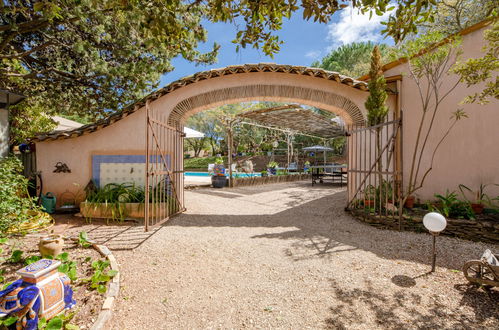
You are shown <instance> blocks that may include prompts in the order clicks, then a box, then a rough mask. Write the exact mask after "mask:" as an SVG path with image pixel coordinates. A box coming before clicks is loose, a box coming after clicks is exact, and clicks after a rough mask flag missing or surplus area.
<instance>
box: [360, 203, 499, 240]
mask: <svg viewBox="0 0 499 330" xmlns="http://www.w3.org/2000/svg"><path fill="white" fill-rule="evenodd" d="M423 211H425V212H423ZM350 212H351V213H352V215H354V216H355V217H356V218H357V219H358V220H360V221H362V222H365V223H367V224H369V225H371V226H375V227H380V228H386V229H395V230H398V228H399V219H398V216H397V215H394V216H388V217H386V216H380V215H377V214H375V213H373V212H369V211H368V209H366V211H364V210H360V209H357V210H356V209H353V210H350ZM427 212H428V210H423V209H417V208H416V209H413V210H412V212H410V213H405V214H404V215H403V218H402V222H401V228H402V230H405V231H415V232H428V231H427V230H426V229H425V228H424V226H423V216H424V214H426V213H427ZM441 235H445V236H453V237H459V238H463V239H467V240H471V241H476V242H484V243H493V244H499V222H496V221H490V220H483V218H481V217H480V218H478V219H473V220H469V219H452V218H448V219H447V227H446V228H445V230H444V231H443V232H442V233H441Z"/></svg>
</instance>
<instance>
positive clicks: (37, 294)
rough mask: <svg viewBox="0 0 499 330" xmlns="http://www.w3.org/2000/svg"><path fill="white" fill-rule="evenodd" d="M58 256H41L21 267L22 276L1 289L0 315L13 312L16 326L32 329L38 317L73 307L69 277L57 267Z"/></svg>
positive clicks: (49, 316) (54, 314)
mask: <svg viewBox="0 0 499 330" xmlns="http://www.w3.org/2000/svg"><path fill="white" fill-rule="evenodd" d="M60 264H61V262H60V261H58V260H49V259H41V260H39V261H37V262H35V263H33V264H31V265H28V266H26V267H24V268H21V269H20V270H18V271H17V274H19V275H20V276H21V279H19V280H17V281H15V282H13V283H12V284H11V285H9V286H8V287H7V288H6V289H5V290H3V291H0V317H6V316H16V317H17V318H18V320H17V323H16V329H28V330H31V329H33V330H35V329H37V328H38V318H39V317H44V318H45V319H47V320H49V319H51V318H52V317H54V316H56V315H57V314H59V313H60V312H61V311H62V310H64V309H65V308H71V307H73V306H74V305H75V304H76V302H75V301H74V300H73V290H72V289H71V287H70V282H71V281H70V279H69V278H68V277H67V276H66V275H65V274H62V273H59V272H58V271H57V267H59V265H60Z"/></svg>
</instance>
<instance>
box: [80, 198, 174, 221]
mask: <svg viewBox="0 0 499 330" xmlns="http://www.w3.org/2000/svg"><path fill="white" fill-rule="evenodd" d="M80 213H81V215H82V216H83V217H85V218H90V219H99V218H100V219H113V218H119V215H118V213H121V214H123V215H124V217H125V218H133V219H144V203H119V204H105V203H89V202H82V203H80ZM171 213H172V210H170V212H168V203H162V204H158V205H157V207H155V208H151V216H154V217H163V218H164V217H167V216H168V214H170V215H171ZM173 213H175V212H173Z"/></svg>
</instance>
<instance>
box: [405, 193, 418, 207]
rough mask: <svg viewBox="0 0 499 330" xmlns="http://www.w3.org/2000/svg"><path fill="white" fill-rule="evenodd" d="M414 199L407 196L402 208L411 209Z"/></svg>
mask: <svg viewBox="0 0 499 330" xmlns="http://www.w3.org/2000/svg"><path fill="white" fill-rule="evenodd" d="M415 199H416V198H415V197H414V196H412V195H411V196H409V197H407V199H406V201H405V203H404V207H405V208H408V209H412V208H413V207H414V201H415Z"/></svg>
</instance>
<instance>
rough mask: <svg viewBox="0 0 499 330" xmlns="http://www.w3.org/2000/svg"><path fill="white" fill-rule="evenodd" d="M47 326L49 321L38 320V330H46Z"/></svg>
mask: <svg viewBox="0 0 499 330" xmlns="http://www.w3.org/2000/svg"><path fill="white" fill-rule="evenodd" d="M46 326H47V320H46V319H45V318H44V317H42V318H40V319H39V320H38V329H44V328H45V327H46Z"/></svg>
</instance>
